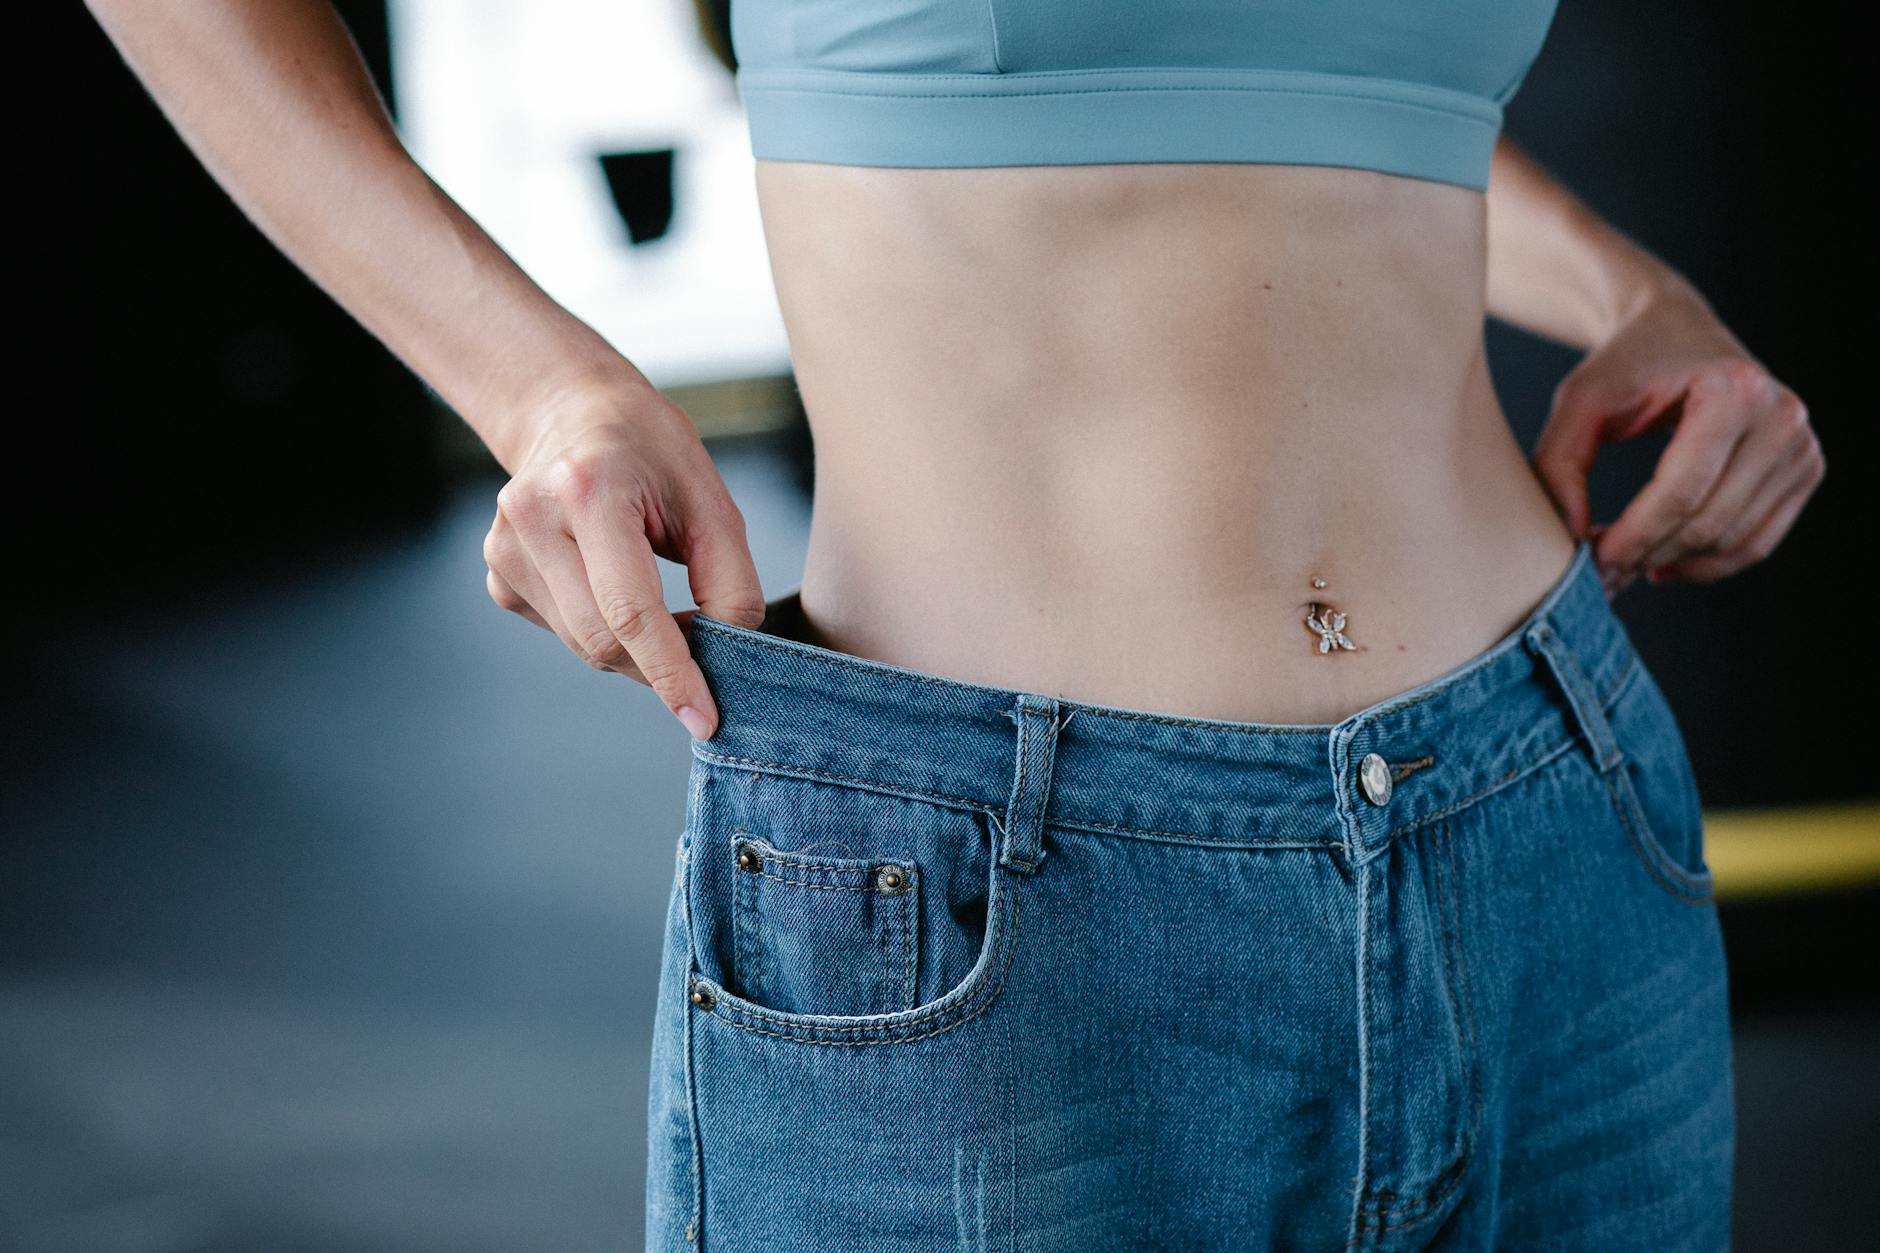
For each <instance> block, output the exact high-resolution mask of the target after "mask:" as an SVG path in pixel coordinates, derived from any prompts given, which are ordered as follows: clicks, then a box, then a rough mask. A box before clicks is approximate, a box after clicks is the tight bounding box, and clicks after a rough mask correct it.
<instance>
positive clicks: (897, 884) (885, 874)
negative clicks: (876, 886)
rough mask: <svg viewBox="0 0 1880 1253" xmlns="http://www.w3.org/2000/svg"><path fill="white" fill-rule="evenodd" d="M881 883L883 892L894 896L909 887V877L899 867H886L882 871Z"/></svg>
mask: <svg viewBox="0 0 1880 1253" xmlns="http://www.w3.org/2000/svg"><path fill="white" fill-rule="evenodd" d="M880 883H881V890H882V891H883V892H887V893H889V894H893V893H895V892H899V891H900V890H901V889H902V888H904V887H906V886H907V876H906V875H904V874H902V873H901V869H900V867H898V866H884V867H882V870H881V879H880Z"/></svg>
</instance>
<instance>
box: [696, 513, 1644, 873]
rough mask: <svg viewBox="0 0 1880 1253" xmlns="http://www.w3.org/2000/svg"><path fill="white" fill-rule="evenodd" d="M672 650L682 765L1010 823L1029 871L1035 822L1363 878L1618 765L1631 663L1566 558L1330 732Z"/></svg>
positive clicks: (714, 640) (781, 656) (705, 623)
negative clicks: (1514, 622) (1446, 651)
mask: <svg viewBox="0 0 1880 1253" xmlns="http://www.w3.org/2000/svg"><path fill="white" fill-rule="evenodd" d="M691 647H692V653H693V656H694V657H695V658H696V659H697V661H698V663H699V667H700V669H701V670H703V671H704V674H705V677H706V681H707V683H708V684H709V686H710V687H711V689H712V694H713V697H714V698H715V699H716V701H717V703H718V709H719V727H718V731H717V732H716V734H714V735H713V736H712V738H711V739H709V740H695V741H694V742H693V746H692V751H693V753H694V755H695V756H696V757H697V758H699V759H701V760H704V761H708V762H716V763H719V764H722V765H727V766H733V767H739V768H744V769H750V770H758V771H768V772H773V773H777V774H785V775H795V776H797V777H802V778H808V779H820V780H824V781H828V782H835V783H843V784H848V785H853V786H860V787H866V788H872V789H876V790H879V791H884V792H890V793H896V794H901V795H906V796H911V797H916V798H920V799H925V800H929V801H935V802H939V803H942V804H949V805H957V806H962V807H969V808H974V809H979V810H983V811H986V812H988V813H990V814H993V815H994V816H995V817H997V816H1009V815H1013V814H1016V813H1020V812H1023V813H1025V814H1027V815H1030V816H1031V817H1032V819H1033V821H1032V822H1031V823H1030V824H1029V825H1030V826H1031V827H1032V828H1033V830H1032V833H1031V844H1030V845H1029V853H1028V852H1027V846H1026V845H1024V843H1023V841H1021V845H1020V849H1019V853H1018V864H1019V865H1020V868H1022V869H1030V868H1031V866H1032V865H1034V864H1035V863H1036V862H1037V860H1038V859H1039V857H1041V856H1042V851H1041V850H1039V849H1038V848H1037V828H1039V827H1041V826H1059V827H1065V828H1074V829H1080V830H1086V831H1095V832H1108V833H1113V834H1117V835H1122V836H1131V837H1137V838H1146V839H1160V840H1173V841H1179V842H1185V843H1194V844H1208V845H1221V846H1226V847H1236V848H1263V847H1292V848H1320V847H1322V848H1328V849H1337V850H1342V851H1343V852H1344V854H1345V855H1346V856H1348V857H1349V858H1350V859H1351V860H1352V861H1354V862H1362V861H1365V860H1368V859H1369V858H1370V857H1372V856H1375V855H1376V854H1377V853H1378V852H1380V851H1382V849H1383V848H1384V847H1385V846H1386V845H1387V844H1388V843H1389V841H1390V840H1391V839H1392V838H1393V837H1395V836H1397V835H1399V834H1401V833H1403V832H1405V831H1409V830H1413V829H1415V828H1417V827H1419V826H1421V825H1423V824H1424V823H1427V822H1430V821H1432V820H1435V819H1437V818H1440V817H1442V816H1443V815H1445V814H1448V813H1453V812H1455V811H1456V810H1458V809H1461V808H1462V807H1463V806H1465V805H1468V804H1472V803H1473V802H1475V801H1477V800H1479V799H1481V798H1482V797H1484V796H1487V795H1488V794H1490V793H1492V792H1494V791H1496V790H1497V789H1499V788H1501V787H1503V786H1506V785H1507V784H1509V783H1512V782H1513V781H1515V780H1516V779H1518V778H1520V777H1521V776H1522V775H1524V774H1526V773H1528V772H1529V771H1531V770H1534V769H1538V768H1539V767H1540V766H1542V765H1544V764H1545V763H1546V762H1547V761H1549V760H1551V759H1552V758H1553V757H1555V756H1556V755H1558V754H1559V753H1561V752H1565V751H1568V750H1570V749H1576V748H1577V749H1578V750H1580V751H1586V752H1588V753H1589V754H1590V756H1591V759H1592V760H1593V762H1594V763H1595V764H1596V765H1597V767H1598V768H1599V769H1601V770H1602V771H1603V770H1608V769H1611V768H1612V767H1613V766H1615V765H1617V764H1618V761H1619V750H1618V747H1617V746H1616V745H1615V744H1614V743H1613V741H1612V735H1611V731H1610V729H1609V728H1608V727H1607V724H1606V719H1605V715H1604V710H1605V709H1606V707H1608V706H1610V705H1611V703H1612V702H1613V700H1615V699H1616V698H1617V696H1618V693H1619V691H1620V689H1621V687H1622V686H1623V685H1624V684H1625V683H1626V682H1628V681H1629V680H1630V679H1631V678H1632V676H1633V674H1634V672H1635V670H1636V668H1637V666H1638V665H1639V657H1638V653H1637V651H1636V650H1635V648H1634V646H1633V643H1632V641H1631V639H1630V637H1629V636H1628V635H1627V633H1626V631H1625V628H1624V626H1623V625H1622V624H1621V623H1620V621H1619V620H1618V618H1617V617H1615V616H1614V615H1613V613H1612V610H1611V607H1610V605H1609V603H1608V601H1607V598H1606V594H1605V591H1604V589H1603V587H1602V586H1601V583H1600V578H1599V574H1598V570H1597V568H1596V566H1595V564H1594V562H1593V559H1592V551H1591V546H1590V544H1589V543H1588V542H1586V541H1581V542H1580V543H1579V545H1578V546H1577V548H1576V550H1575V552H1574V554H1573V557H1572V559H1571V560H1570V561H1569V562H1568V564H1567V567H1566V569H1565V570H1564V571H1563V572H1562V574H1561V575H1560V577H1559V578H1558V579H1557V580H1555V582H1554V584H1553V586H1552V587H1551V588H1550V589H1549V590H1548V592H1547V594H1546V595H1545V596H1544V597H1543V598H1542V600H1541V602H1540V603H1539V604H1538V605H1536V606H1535V607H1534V609H1533V610H1532V611H1531V612H1530V613H1529V614H1528V616H1527V617H1526V618H1525V619H1524V620H1523V621H1522V623H1521V625H1520V626H1518V627H1516V628H1515V629H1514V630H1513V631H1511V632H1509V633H1508V634H1507V635H1506V636H1504V637H1503V638H1502V639H1501V640H1500V641H1499V642H1497V643H1496V644H1494V645H1492V646H1491V647H1489V648H1488V649H1486V650H1485V651H1483V652H1481V653H1479V654H1477V655H1476V656H1475V657H1474V658H1472V659H1470V660H1469V661H1467V662H1464V663H1463V664H1462V665H1460V666H1457V667H1456V668H1454V669H1452V670H1450V671H1449V672H1447V673H1445V674H1442V675H1439V676H1438V677H1436V678H1434V679H1431V680H1429V681H1428V682H1425V683H1423V684H1420V685H1418V686H1417V687H1414V688H1411V689H1410V690H1408V691H1406V692H1403V693H1400V694H1399V695H1396V696H1392V697H1389V698H1388V699H1385V700H1382V701H1378V702H1377V703H1375V704H1373V705H1371V706H1370V707H1368V708H1366V709H1363V710H1361V711H1359V712H1358V713H1355V714H1352V715H1351V716H1349V717H1347V718H1345V719H1343V720H1342V721H1339V722H1337V723H1324V724H1313V725H1304V724H1270V723H1256V722H1237V721H1230V720H1225V719H1213V718H1190V717H1181V716H1177V715H1173V714H1165V713H1157V712H1154V711H1151V710H1140V709H1126V708H1119V707H1116V706H1111V705H1100V704H1094V703H1090V702H1086V701H1078V700H1071V699H1067V698H1063V697H1054V696H1050V695H1047V694H1044V693H1039V692H1031V691H1027V690H1025V689H1020V688H1004V687H997V686H992V685H987V684H979V683H969V682H965V681H962V680H958V679H952V678H947V677H944V676H940V675H934V674H928V673H924V672H921V671H917V670H912V669H908V668H907V667H903V666H897V665H892V664H890V663H887V662H881V661H874V660H871V659H868V658H862V657H854V656H850V655H849V654H846V653H841V652H837V651H835V650H832V649H828V648H823V647H820V646H817V645H814V644H808V643H804V642H802V641H799V640H794V639H788V638H784V637H780V636H778V635H775V634H771V633H767V632H765V631H763V630H761V629H760V630H753V629H750V628H747V627H740V626H736V625H733V624H731V623H727V622H723V621H720V620H718V619H716V618H713V617H711V616H709V615H708V614H706V613H704V612H702V611H701V612H698V613H695V614H694V615H693V631H692V633H691ZM1334 664H1335V663H1334ZM1028 715H1033V716H1028ZM1371 754H1376V755H1378V756H1379V757H1381V758H1382V759H1383V764H1384V765H1385V766H1386V767H1387V768H1388V771H1389V775H1390V778H1391V785H1390V787H1389V789H1388V792H1385V790H1384V789H1383V788H1381V787H1380V786H1379V782H1380V780H1379V779H1378V771H1377V769H1376V763H1372V769H1371V773H1370V776H1369V777H1370V785H1369V786H1366V785H1365V782H1364V776H1363V771H1364V765H1365V761H1366V758H1367V757H1368V756H1370V755H1371ZM1380 797H1381V799H1380ZM1008 864H1010V863H1008Z"/></svg>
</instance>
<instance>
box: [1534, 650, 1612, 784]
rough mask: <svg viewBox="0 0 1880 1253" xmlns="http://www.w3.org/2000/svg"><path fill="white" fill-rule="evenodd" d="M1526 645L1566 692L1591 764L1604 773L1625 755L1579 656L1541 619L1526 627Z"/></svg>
mask: <svg viewBox="0 0 1880 1253" xmlns="http://www.w3.org/2000/svg"><path fill="white" fill-rule="evenodd" d="M1524 638H1525V640H1526V642H1527V645H1528V647H1529V648H1530V649H1532V650H1533V651H1534V652H1535V653H1536V654H1538V655H1539V656H1540V657H1541V658H1543V659H1544V660H1545V661H1546V662H1547V666H1548V668H1549V669H1550V670H1552V671H1553V675H1554V681H1555V682H1556V683H1558V684H1559V685H1560V690H1561V691H1562V692H1564V693H1565V694H1566V697H1567V704H1568V705H1569V706H1571V707H1572V709H1573V716H1574V718H1575V719H1576V720H1577V721H1578V722H1579V725H1580V731H1581V733H1582V734H1583V735H1585V736H1586V741H1587V744H1588V746H1589V747H1590V749H1591V751H1592V756H1593V764H1594V765H1595V766H1597V767H1598V768H1599V770H1600V773H1602V774H1603V773H1605V772H1606V771H1608V770H1611V769H1612V768H1613V767H1614V766H1616V765H1618V764H1619V762H1620V761H1621V760H1622V758H1623V756H1624V754H1623V753H1622V752H1621V751H1620V749H1619V742H1618V740H1617V739H1616V738H1615V737H1614V736H1613V733H1612V725H1611V724H1610V723H1608V722H1607V721H1606V711H1605V710H1603V709H1601V708H1600V704H1599V693H1598V692H1597V691H1595V690H1594V688H1593V681H1592V680H1591V679H1590V678H1588V677H1587V675H1586V671H1585V670H1584V669H1582V668H1581V666H1580V659H1579V658H1578V657H1576V656H1574V654H1573V649H1572V648H1570V647H1569V646H1568V645H1567V642H1566V641H1565V640H1563V639H1561V638H1560V633H1559V632H1558V631H1556V630H1554V627H1553V623H1552V622H1550V621H1548V620H1547V619H1545V618H1543V619H1542V620H1541V621H1539V622H1536V623H1535V624H1534V625H1533V626H1531V627H1529V628H1528V631H1527V635H1526V636H1525V637H1524Z"/></svg>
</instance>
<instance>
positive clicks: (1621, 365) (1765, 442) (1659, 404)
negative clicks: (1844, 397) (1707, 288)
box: [1533, 280, 1827, 596]
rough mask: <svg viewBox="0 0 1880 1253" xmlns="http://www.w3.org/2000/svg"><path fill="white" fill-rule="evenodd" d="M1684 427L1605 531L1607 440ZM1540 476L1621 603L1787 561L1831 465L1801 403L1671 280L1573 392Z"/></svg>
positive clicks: (1691, 292) (1553, 427)
mask: <svg viewBox="0 0 1880 1253" xmlns="http://www.w3.org/2000/svg"><path fill="white" fill-rule="evenodd" d="M1668 423H1669V424H1675V429H1674V430H1673V432H1672V435H1671V439H1670V442H1669V443H1667V444H1666V445H1665V448H1664V452H1663V453H1662V454H1661V455H1660V456H1659V459H1658V466H1657V469H1656V470H1655V471H1654V472H1653V474H1652V478H1651V481H1650V482H1649V483H1647V484H1646V485H1645V487H1644V488H1643V489H1642V490H1641V491H1640V492H1639V494H1638V495H1637V496H1636V497H1635V498H1633V500H1632V502H1631V503H1630V504H1629V505H1627V506H1626V508H1625V510H1624V511H1623V512H1622V513H1620V515H1619V516H1618V518H1616V519H1614V520H1613V521H1612V522H1611V523H1610V524H1604V525H1595V524H1594V523H1593V522H1592V518H1591V514H1590V509H1589V507H1588V504H1587V491H1586V479H1587V474H1588V473H1589V472H1590V471H1591V469H1592V466H1593V458H1594V456H1595V455H1596V454H1597V452H1598V450H1599V446H1600V445H1601V444H1602V443H1605V442H1607V441H1611V440H1626V439H1632V438H1634V437H1636V436H1638V435H1641V434H1643V433H1645V432H1646V431H1650V430H1654V429H1657V428H1659V427H1661V426H1664V425H1666V424H1668ZM1533 463H1534V469H1535V471H1536V473H1537V474H1538V475H1539V476H1540V479H1541V482H1542V483H1543V484H1544V485H1545V486H1546V488H1547V490H1548V492H1549V494H1551V495H1552V497H1553V499H1554V504H1555V506H1556V507H1557V508H1558V509H1559V510H1560V512H1561V515H1562V516H1563V517H1564V518H1565V519H1566V523H1567V526H1568V528H1569V529H1570V530H1571V531H1572V532H1573V534H1574V535H1575V536H1576V537H1581V538H1591V539H1592V540H1593V553H1594V557H1595V558H1596V559H1597V561H1598V563H1599V567H1600V573H1601V576H1602V577H1603V578H1604V580H1605V583H1606V591H1607V594H1608V595H1609V596H1616V595H1617V594H1618V593H1619V592H1620V591H1621V590H1623V589H1624V588H1625V587H1626V586H1628V585H1629V584H1630V583H1631V582H1632V581H1633V580H1634V579H1636V578H1637V577H1638V576H1639V575H1640V574H1644V575H1645V576H1646V577H1647V578H1648V579H1649V580H1650V581H1651V582H1654V583H1661V582H1666V581H1669V580H1672V579H1686V580H1690V581H1693V582H1711V581H1713V580H1716V579H1721V578H1723V577H1725V576H1726V575H1730V574H1735V573H1736V572H1737V571H1739V570H1741V569H1743V568H1744V567H1746V566H1749V565H1753V564H1754V563H1756V562H1758V561H1761V560H1762V559H1763V558H1765V557H1767V556H1768V555H1769V554H1770V553H1771V552H1773V551H1774V550H1775V547H1776V545H1777V544H1778V543H1779V542H1780V541H1781V539H1782V537H1783V536H1784V535H1786V534H1787V533H1788V530H1789V528H1790V527H1791V526H1793V525H1794V523H1795V519H1796V517H1797V515H1799V514H1800V513H1801V511H1802V506H1803V505H1804V504H1806V503H1807V501H1808V498H1809V496H1811V495H1812V494H1813V493H1814V491H1815V488H1816V487H1818V486H1819V485H1820V483H1821V478H1822V474H1823V473H1824V471H1825V470H1826V467H1827V461H1826V459H1825V458H1824V457H1823V456H1822V451H1821V443H1820V441H1819V440H1818V439H1816V438H1815V432H1814V430H1813V428H1812V427H1811V426H1810V425H1809V420H1808V410H1807V408H1806V407H1805V406H1803V404H1802V402H1801V400H1800V398H1799V397H1797V396H1796V394H1795V393H1794V392H1792V391H1790V390H1789V389H1788V388H1787V387H1785V386H1783V385H1782V384H1781V383H1780V382H1778V381H1777V380H1776V379H1775V378H1774V377H1773V376H1772V375H1770V373H1769V371H1767V370H1765V369H1764V368H1763V366H1762V364H1761V363H1760V362H1758V361H1757V360H1756V359H1755V358H1754V357H1752V356H1750V355H1749V352H1748V351H1747V350H1746V349H1745V348H1744V347H1743V345H1742V344H1741V343H1739V342H1738V341H1737V339H1736V337H1735V336H1734V335H1732V334H1731V333H1730V331H1729V329H1728V328H1727V327H1725V326H1724V325H1723V323H1722V322H1720V321H1719V320H1718V319H1717V316H1716V314H1715V313H1713V312H1712V311H1711V308H1710V306H1709V304H1708V303H1706V302H1705V300H1704V299H1703V297H1702V296H1700V295H1699V294H1698V293H1697V291H1696V290H1695V289H1693V288H1692V287H1691V286H1690V285H1689V284H1687V283H1684V282H1682V281H1681V280H1674V281H1669V282H1667V283H1666V284H1665V285H1664V286H1663V287H1662V288H1661V289H1660V290H1659V291H1658V293H1657V294H1656V295H1654V296H1653V297H1652V298H1651V299H1650V300H1648V301H1647V302H1646V303H1645V304H1644V305H1643V306H1641V307H1640V308H1639V309H1638V310H1637V311H1636V312H1635V313H1634V314H1633V315H1632V316H1631V317H1629V318H1628V319H1626V321H1625V322H1623V323H1622V324H1621V325H1620V326H1619V328H1618V329H1617V331H1615V332H1614V333H1613V334H1612V335H1611V337H1610V338H1608V339H1607V340H1606V342H1604V343H1603V344H1601V345H1599V347H1597V348H1595V349H1594V350H1593V351H1592V352H1591V353H1589V354H1588V355H1587V357H1586V359H1585V360H1584V361H1582V362H1581V363H1580V364H1579V366H1578V367H1576V368H1575V369H1574V370H1573V371H1572V373H1570V374H1568V375H1567V377H1566V378H1565V379H1564V380H1563V381H1562V382H1561V384H1560V387H1559V389H1558V390H1557V391H1556V392H1555V393H1554V408H1553V412H1552V414H1550V415H1549V417H1548V419H1547V425H1546V426H1545V427H1544V428H1543V429H1542V431H1541V434H1540V438H1539V440H1538V442H1537V443H1536V445H1535V448H1534V456H1533Z"/></svg>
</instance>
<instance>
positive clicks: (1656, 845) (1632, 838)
mask: <svg viewBox="0 0 1880 1253" xmlns="http://www.w3.org/2000/svg"><path fill="white" fill-rule="evenodd" d="M1630 761H1631V758H1630V757H1629V756H1627V755H1625V754H1624V753H1623V752H1622V753H1621V754H1620V757H1619V761H1618V763H1617V764H1616V765H1614V766H1613V768H1612V769H1611V770H1608V771H1604V772H1602V773H1601V774H1600V778H1601V779H1602V780H1604V781H1605V784H1606V792H1607V795H1609V796H1610V797H1611V799H1612V806H1613V809H1614V811H1615V812H1616V813H1617V814H1618V815H1619V821H1620V822H1621V823H1622V824H1623V825H1624V826H1625V830H1626V835H1627V837H1628V839H1627V843H1629V844H1631V846H1632V851H1633V852H1634V853H1636V854H1637V855H1638V858H1639V861H1640V862H1641V863H1643V864H1644V866H1645V869H1646V870H1647V871H1649V872H1650V873H1651V875H1652V877H1653V878H1654V879H1656V880H1657V881H1658V884H1659V886H1660V887H1661V888H1663V889H1664V890H1665V891H1666V892H1667V893H1669V894H1670V895H1672V896H1674V897H1676V898H1677V899H1678V900H1681V901H1683V902H1685V903H1686V904H1687V905H1703V904H1706V903H1708V902H1709V901H1710V900H1711V899H1712V897H1713V895H1714V891H1713V888H1714V883H1713V880H1712V876H1711V874H1710V871H1709V870H1703V871H1693V870H1690V869H1687V868H1686V867H1685V866H1684V865H1682V864H1681V863H1680V862H1679V861H1678V860H1677V859H1676V858H1675V857H1673V856H1672V855H1671V852H1670V850H1669V849H1668V848H1667V847H1666V846H1665V844H1664V842H1663V841H1662V840H1661V839H1660V838H1659V836H1658V833H1657V832H1656V831H1655V830H1654V829H1653V827H1652V824H1651V819H1650V818H1649V817H1648V816H1647V815H1646V813H1645V806H1644V805H1643V803H1641V802H1640V800H1639V796H1638V790H1637V789H1636V788H1634V787H1633V786H1632V776H1631V774H1630V773H1629V772H1628V770H1627V765H1628V763H1629V762H1630ZM1614 775H1617V776H1619V777H1618V778H1617V779H1615V778H1614V777H1613V776H1614Z"/></svg>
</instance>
